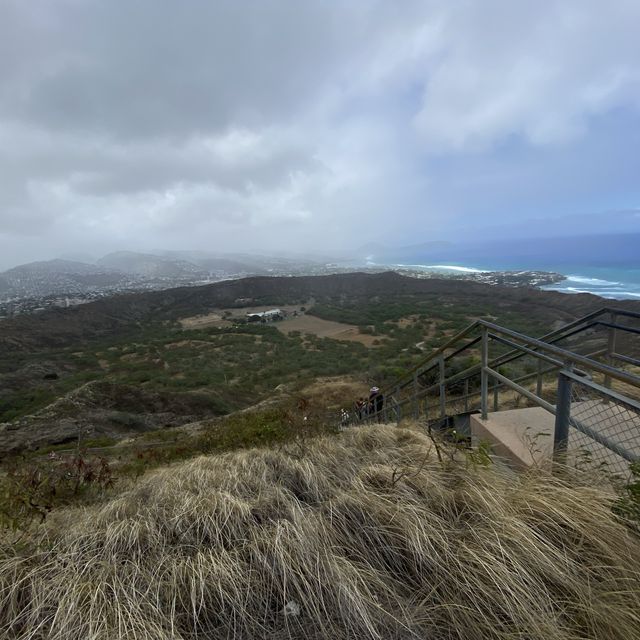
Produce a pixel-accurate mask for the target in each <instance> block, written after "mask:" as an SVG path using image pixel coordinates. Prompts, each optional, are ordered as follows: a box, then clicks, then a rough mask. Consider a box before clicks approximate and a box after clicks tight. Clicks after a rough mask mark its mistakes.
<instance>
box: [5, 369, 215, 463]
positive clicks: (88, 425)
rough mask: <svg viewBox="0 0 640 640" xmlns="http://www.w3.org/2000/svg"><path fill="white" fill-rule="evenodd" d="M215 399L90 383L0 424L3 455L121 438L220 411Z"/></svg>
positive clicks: (182, 422)
mask: <svg viewBox="0 0 640 640" xmlns="http://www.w3.org/2000/svg"><path fill="white" fill-rule="evenodd" d="M215 413H216V411H215V408H212V406H211V401H210V398H208V397H207V396H204V395H199V394H191V393H156V392H150V391H145V390H142V389H138V388H136V387H132V386H128V385H119V384H115V383H111V382H105V381H93V382H88V383H86V384H84V385H82V386H81V387H78V388H77V389H74V390H73V391H71V392H69V393H67V394H66V395H64V396H63V397H62V398H59V399H58V400H56V401H55V402H52V403H51V404H50V405H48V406H47V407H45V408H44V409H41V410H40V411H37V412H36V413H34V414H32V415H28V416H25V417H23V418H19V419H17V420H15V421H12V422H8V423H7V422H5V423H2V424H0V456H2V455H3V454H5V455H6V454H11V453H17V452H19V451H22V450H33V449H37V448H39V447H44V446H48V445H55V444H65V443H67V442H69V443H71V442H77V440H78V438H80V439H81V440H86V439H92V438H96V437H103V436H106V437H113V438H122V437H126V436H128V435H134V434H137V433H141V432H144V431H150V430H154V429H161V428H163V427H174V426H180V425H182V424H185V423H188V422H192V421H194V420H198V419H201V418H203V417H205V416H211V415H215Z"/></svg>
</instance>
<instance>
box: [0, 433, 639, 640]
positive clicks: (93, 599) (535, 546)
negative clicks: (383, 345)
mask: <svg viewBox="0 0 640 640" xmlns="http://www.w3.org/2000/svg"><path fill="white" fill-rule="evenodd" d="M398 469H402V470H406V471H403V473H401V474H398V472H397V470H398ZM45 526H46V528H43V529H42V532H41V536H42V538H41V540H40V543H41V544H40V547H39V548H40V550H39V551H32V552H31V553H29V554H26V555H25V556H24V557H23V556H21V555H19V554H18V553H17V552H15V551H14V550H12V549H11V548H9V547H8V546H6V545H5V547H4V548H1V547H0V550H1V553H2V556H1V559H0V634H1V636H2V637H3V638H25V639H26V638H52V639H59V640H62V639H64V640H73V639H76V638H77V639H83V640H85V639H86V640H98V639H104V640H106V639H109V640H112V639H114V638H132V639H133V638H135V639H136V640H145V639H149V640H151V639H153V640H158V639H163V638H166V639H169V638H171V639H173V640H175V639H178V638H184V639H187V638H207V639H209V638H231V637H234V638H260V637H269V638H280V637H282V638H284V637H293V638H305V639H307V640H308V639H311V638H324V637H330V638H332V639H335V640H338V639H340V638H385V639H386V638H413V637H420V638H464V639H469V640H481V639H482V640H485V639H487V638H495V639H505V640H506V639H507V638H509V639H512V638H516V637H523V638H528V639H537V640H543V639H544V640H556V639H557V640H574V639H577V638H593V639H596V638H597V639H598V640H609V639H610V640H613V639H614V638H615V639H623V640H627V639H628V640H634V639H635V640H637V638H638V637H640V636H639V632H638V630H639V629H640V617H639V616H640V613H639V612H640V547H639V544H638V540H637V539H636V538H634V537H633V534H631V533H630V532H629V531H628V530H627V529H626V528H625V527H624V526H623V525H621V524H620V523H619V522H617V521H616V520H615V518H614V517H613V516H612V515H611V510H610V504H609V497H608V496H607V495H606V494H604V493H601V492H600V491H598V490H596V489H593V488H589V487H585V486H570V485H568V484H566V482H563V481H561V480H558V479H557V478H552V477H548V476H544V475H531V476H527V477H522V478H519V479H514V478H513V477H508V476H506V475H503V474H502V473H500V472H499V471H498V470H496V469H480V470H468V469H464V468H463V467H462V466H461V467H460V468H457V467H456V466H455V465H453V466H449V467H447V468H446V469H445V468H444V467H443V466H442V465H441V464H440V463H439V462H438V459H437V456H436V452H435V450H434V449H433V444H432V442H431V441H430V439H429V438H428V437H427V436H426V435H423V434H421V433H419V432H418V431H414V430H412V429H397V428H393V427H380V426H374V427H365V428H361V429H353V430H351V431H349V432H346V433H344V434H343V435H342V436H340V437H337V438H325V439H320V440H318V441H316V442H314V443H312V444H311V445H309V447H308V450H307V452H306V456H305V457H304V458H302V459H300V458H299V457H297V456H296V457H293V456H290V455H288V454H287V452H286V449H285V450H280V451H273V450H268V449H263V450H251V451H243V452H239V453H233V454H226V455H221V456H211V457H203V458H199V459H195V460H193V461H190V462H186V463H182V464H179V465H174V466H171V467H168V468H165V469H162V470H159V471H157V472H155V473H153V474H152V475H150V476H149V477H148V478H146V479H144V480H143V481H142V482H141V483H140V484H139V485H138V486H136V487H135V488H134V489H132V490H130V491H128V492H127V493H125V494H124V495H122V496H121V497H119V498H117V499H114V500H112V501H111V502H109V503H108V504H106V505H104V506H102V507H92V508H90V509H85V510H68V511H64V512H60V513H58V514H57V515H54V516H53V517H52V518H51V520H50V521H49V522H47V523H46V524H45ZM36 542H37V541H36ZM288 603H295V605H298V606H299V613H298V614H297V615H296V613H290V614H286V613H285V610H286V611H294V612H296V611H297V609H296V607H295V606H293V604H290V606H289V609H285V607H286V606H287V604H288Z"/></svg>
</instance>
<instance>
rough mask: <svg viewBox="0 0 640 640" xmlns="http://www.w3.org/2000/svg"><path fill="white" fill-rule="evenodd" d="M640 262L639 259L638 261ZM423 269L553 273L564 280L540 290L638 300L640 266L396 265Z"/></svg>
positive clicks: (460, 271) (443, 271) (456, 271)
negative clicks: (560, 275) (562, 276)
mask: <svg viewBox="0 0 640 640" xmlns="http://www.w3.org/2000/svg"><path fill="white" fill-rule="evenodd" d="M639 262H640V260H639ZM398 266H405V267H412V268H422V269H425V270H428V271H434V272H436V273H438V272H439V273H464V272H466V273H470V272H482V271H525V270H527V271H532V270H536V271H554V272H556V273H561V274H562V275H564V276H565V278H566V279H565V280H562V281H561V282H557V283H556V284H552V285H547V286H544V287H542V288H543V289H547V290H552V291H562V292H564V293H591V294H593V295H596V296H600V297H602V298H610V299H614V300H640V267H637V268H636V267H632V268H630V267H617V266H599V267H592V266H585V265H572V266H567V265H562V266H559V265H551V264H540V265H535V266H532V265H530V264H529V265H526V266H524V265H522V264H520V265H516V264H511V265H504V264H500V265H497V264H496V265H489V264H474V265H471V264H459V263H458V264H422V265H418V264H414V265H398Z"/></svg>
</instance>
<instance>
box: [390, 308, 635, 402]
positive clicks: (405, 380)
mask: <svg viewBox="0 0 640 640" xmlns="http://www.w3.org/2000/svg"><path fill="white" fill-rule="evenodd" d="M604 314H613V315H614V316H624V317H629V318H634V319H640V313H636V312H633V311H627V310H626V309H618V308H614V307H603V308H601V309H599V310H597V311H594V312H592V313H589V314H587V315H585V316H582V317H581V318H578V319H576V320H574V321H573V322H570V323H569V324H567V325H565V326H564V327H561V328H559V329H556V330H554V331H551V332H549V333H547V334H545V335H543V336H541V337H540V338H538V339H534V338H529V337H528V336H524V334H518V335H519V336H524V337H526V338H527V339H528V340H530V341H532V342H530V344H534V343H535V341H536V340H537V343H538V344H541V343H544V344H545V345H548V344H553V343H555V342H559V341H560V340H562V339H564V338H567V337H570V336H573V335H576V334H577V333H581V332H583V331H586V330H588V329H590V328H592V327H594V326H597V325H599V324H603V325H606V326H608V327H609V328H614V329H620V330H622V331H629V332H632V333H637V332H638V330H636V329H634V328H633V327H626V326H624V325H618V324H616V323H600V322H592V323H590V322H589V321H590V320H593V319H594V318H597V317H598V316H602V315H604ZM586 323H589V324H587V325H586V326H581V325H585V324H586ZM612 324H613V325H615V326H614V327H611V326H610V325H612ZM479 326H487V327H489V326H493V327H498V326H499V325H493V324H492V323H488V322H487V321H486V320H475V321H474V322H472V323H471V324H470V325H469V326H468V327H466V328H465V329H462V330H461V331H459V332H458V333H457V334H455V335H454V336H452V337H451V338H450V339H449V340H448V341H447V342H445V343H444V344H443V345H442V346H440V347H439V348H437V349H436V350H434V351H433V352H431V354H429V356H428V357H427V358H426V359H425V360H423V361H422V362H421V363H419V364H417V365H416V366H414V367H412V368H411V369H409V370H408V371H407V372H406V373H405V374H404V375H403V376H401V377H400V378H399V379H398V381H396V383H395V384H394V385H392V386H391V387H390V388H385V390H384V392H385V393H386V394H387V395H390V394H394V393H397V392H398V391H400V390H401V389H403V388H404V387H406V386H408V385H410V384H411V383H412V382H413V379H414V377H415V376H418V375H423V374H424V373H427V372H428V371H431V370H432V369H434V368H435V367H437V366H438V362H437V359H438V357H439V356H441V355H444V353H445V352H446V351H447V350H448V349H450V348H451V347H453V346H454V345H455V344H456V343H458V342H459V341H460V340H462V339H463V338H465V337H466V336H468V335H469V334H470V333H471V332H473V330H474V329H476V328H477V327H479ZM500 328H502V327H500ZM514 333H515V332H514ZM478 341H479V340H478V339H475V340H473V341H472V342H470V343H469V344H467V345H465V346H463V347H462V348H460V349H458V350H456V351H455V352H454V353H452V354H450V355H448V356H446V357H445V361H446V360H449V359H451V358H452V357H454V356H456V355H458V354H459V353H460V352H461V351H464V350H465V349H466V348H469V347H470V346H472V345H473V344H476V343H477V342H478ZM567 353H571V352H568V351H567ZM524 355H526V354H524V353H522V352H516V350H513V351H510V352H509V353H506V354H502V355H501V356H498V357H497V358H495V359H493V360H492V361H491V363H490V364H491V365H492V366H494V367H496V366H501V365H503V364H507V363H509V362H512V361H513V360H516V359H518V358H521V357H523V356H524ZM610 355H611V357H612V358H615V357H616V356H619V355H620V354H616V353H612V354H610ZM618 359H619V360H624V357H622V358H620V357H618ZM434 361H435V362H434ZM428 365H430V366H428ZM480 368H481V365H475V366H474V369H475V373H478V372H479V371H480Z"/></svg>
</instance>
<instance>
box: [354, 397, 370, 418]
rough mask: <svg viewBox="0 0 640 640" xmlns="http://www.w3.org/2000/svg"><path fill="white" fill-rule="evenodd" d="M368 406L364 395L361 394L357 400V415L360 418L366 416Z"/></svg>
mask: <svg viewBox="0 0 640 640" xmlns="http://www.w3.org/2000/svg"><path fill="white" fill-rule="evenodd" d="M366 408H367V403H366V401H365V399H364V398H363V397H362V396H360V397H359V398H358V399H357V400H356V415H357V416H358V420H362V418H363V417H364V416H365V411H366Z"/></svg>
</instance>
